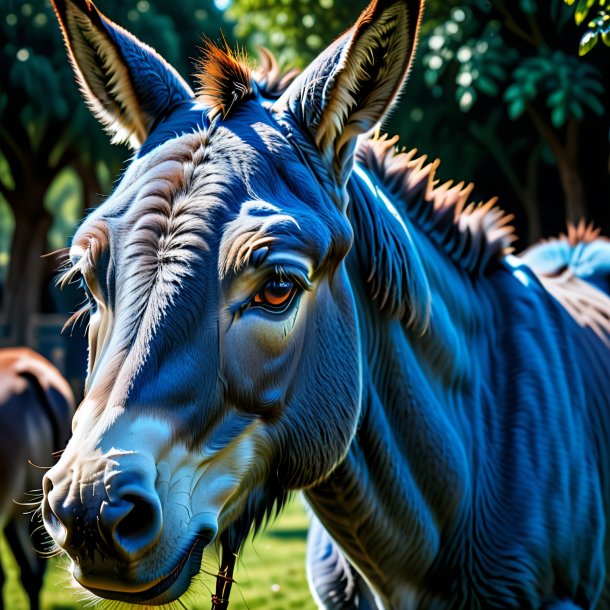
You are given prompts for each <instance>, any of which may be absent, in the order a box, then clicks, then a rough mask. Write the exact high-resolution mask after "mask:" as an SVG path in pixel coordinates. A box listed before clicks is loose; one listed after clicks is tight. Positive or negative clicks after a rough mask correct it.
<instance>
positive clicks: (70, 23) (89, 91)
mask: <svg viewBox="0 0 610 610" xmlns="http://www.w3.org/2000/svg"><path fill="white" fill-rule="evenodd" d="M51 1H52V2H53V6H54V7H55V12H56V14H57V18H58V19H59V24H60V26H61V29H62V32H63V36H64V40H65V43H66V48H67V50H68V55H69V57H70V61H71V63H72V68H73V69H74V74H75V75H76V80H77V81H78V84H79V85H80V88H81V92H82V94H83V97H84V98H85V101H86V102H87V104H88V105H89V107H90V108H91V110H92V111H93V113H94V114H95V115H96V116H97V118H98V119H99V120H100V122H101V123H102V124H103V125H104V126H105V127H106V129H107V130H108V131H109V132H110V133H111V134H112V136H113V141H114V142H129V144H130V145H131V147H132V148H135V149H137V148H139V147H140V146H141V145H142V144H143V142H144V140H145V139H146V137H147V135H148V134H149V133H150V131H151V130H152V128H153V127H154V125H155V123H156V122H157V121H158V120H159V119H161V118H163V117H164V116H165V115H166V114H167V113H168V112H169V111H170V110H171V109H172V108H173V107H174V106H175V105H176V104H178V103H179V102H181V101H184V100H188V99H192V98H193V97H194V95H193V92H192V91H191V89H190V87H189V86H188V85H187V84H186V83H185V82H184V80H183V79H182V78H181V77H180V75H179V74H178V73H177V72H176V70H174V69H173V68H172V67H171V66H170V65H169V64H168V63H167V62H166V61H165V60H164V59H163V58H162V57H161V56H160V55H159V54H157V53H156V52H155V51H154V50H153V49H151V48H150V47H149V46H147V45H145V44H144V43H142V42H140V41H139V40H138V39H137V38H136V37H135V36H133V35H132V34H130V33H129V32H127V31H126V30H124V29H123V28H121V27H119V26H118V25H116V24H115V23H113V22H112V21H110V19H108V18H107V17H105V16H104V15H102V13H100V11H98V9H97V8H96V7H95V5H94V4H93V2H91V1H90V0H51Z"/></svg>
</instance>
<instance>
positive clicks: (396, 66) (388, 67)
mask: <svg viewBox="0 0 610 610" xmlns="http://www.w3.org/2000/svg"><path fill="white" fill-rule="evenodd" d="M422 7H423V0H373V1H372V2H371V4H370V5H369V7H368V8H367V9H366V10H365V11H364V12H363V13H362V15H360V18H359V19H358V21H357V22H356V24H355V25H354V26H353V27H352V28H351V29H350V30H348V31H347V32H346V33H345V34H344V35H343V36H341V37H340V38H339V39H338V40H336V41H335V42H334V43H333V44H332V45H331V46H330V47H329V48H328V49H326V51H324V52H323V53H322V54H321V55H320V56H319V57H318V58H317V59H316V60H314V61H313V63H312V64H311V65H310V66H309V67H308V68H307V69H306V70H305V71H304V72H303V73H302V74H301V76H300V77H299V78H298V79H297V80H295V81H294V83H293V84H292V85H291V86H290V88H289V89H288V90H287V91H286V92H285V93H284V95H283V96H282V97H281V98H280V100H278V102H276V105H275V107H276V109H277V110H278V111H280V112H281V111H282V110H285V109H286V108H287V109H289V110H290V111H291V112H292V113H293V114H294V115H295V116H296V118H297V120H298V121H299V123H300V124H301V126H302V127H304V128H306V129H308V130H309V131H310V133H311V135H312V136H313V138H314V140H315V142H316V144H317V146H318V149H319V151H320V153H321V155H322V158H323V159H324V161H325V162H326V163H327V164H328V166H329V169H331V171H332V173H333V174H334V176H335V177H336V179H337V181H338V184H339V186H342V185H343V184H345V181H346V180H347V178H348V177H349V173H350V171H351V166H352V158H353V153H354V147H355V145H356V139H357V137H358V136H360V135H361V134H363V133H366V132H368V131H370V130H371V129H372V128H373V127H374V126H375V125H376V123H378V122H379V121H380V120H381V119H382V118H383V116H384V114H385V113H386V111H387V110H388V107H389V106H390V105H391V103H392V102H393V100H394V99H395V98H396V96H397V94H398V92H399V91H400V87H401V85H402V83H403V81H404V79H405V77H406V75H407V73H408V71H409V66H410V63H411V58H412V56H413V52H414V50H415V45H416V40H417V31H418V28H419V21H420V17H421V12H422Z"/></svg>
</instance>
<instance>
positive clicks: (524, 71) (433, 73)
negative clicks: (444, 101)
mask: <svg viewBox="0 0 610 610" xmlns="http://www.w3.org/2000/svg"><path fill="white" fill-rule="evenodd" d="M496 4H497V5H498V6H499V7H500V8H501V9H503V10H501V11H500V15H503V16H505V19H504V20H503V21H501V20H500V19H498V18H492V19H489V18H486V19H482V17H483V15H482V13H483V12H487V11H486V9H485V7H484V5H483V4H482V3H481V1H480V0H471V1H470V2H464V3H463V5H462V6H460V7H458V8H454V9H452V10H451V12H450V15H449V18H448V19H446V20H445V21H444V22H442V23H440V24H439V25H437V26H436V27H435V28H434V29H433V30H432V31H431V32H430V33H429V34H428V35H427V36H425V37H424V38H423V40H422V43H421V48H422V50H423V52H424V53H423V65H424V69H425V71H424V79H425V82H426V84H427V85H428V86H429V87H430V88H431V89H432V90H434V88H435V87H438V86H440V87H443V88H450V89H453V90H454V94H455V98H456V101H457V103H458V105H459V108H460V110H462V111H463V112H468V111H469V110H471V109H472V107H473V106H474V104H475V103H476V102H477V100H478V98H479V97H480V96H481V95H484V96H487V97H496V96H499V97H501V98H502V99H503V100H504V102H505V103H506V106H507V112H508V116H509V117H510V118H511V119H513V120H514V119H518V118H520V117H521V116H522V115H523V113H524V111H525V109H526V106H527V105H528V104H535V105H542V102H544V103H545V104H546V106H547V107H548V109H549V111H550V117H549V118H550V120H551V122H552V124H553V125H554V126H555V127H556V128H561V127H563V126H564V125H565V123H566V122H567V121H568V120H569V119H570V118H571V117H574V118H576V119H577V120H581V119H582V118H583V117H584V116H585V114H586V113H587V111H592V112H594V113H595V114H597V115H601V114H603V105H602V97H603V95H604V85H603V82H602V75H601V74H600V72H599V70H598V69H597V68H595V67H593V66H592V65H590V64H588V63H586V62H585V61H583V60H582V59H578V58H576V57H574V56H572V55H569V54H568V53H565V52H563V51H560V50H556V51H554V52H551V50H550V48H549V45H548V43H547V42H546V41H545V40H544V38H543V36H542V33H541V30H540V27H539V26H538V24H537V23H536V21H535V19H536V17H538V15H537V11H538V8H537V5H536V2H535V1H534V0H521V1H520V2H519V4H518V5H517V6H518V7H519V8H518V9H517V8H516V7H515V8H513V10H512V12H510V13H506V12H505V7H504V4H503V2H502V1H501V0H500V1H499V2H497V3H496ZM490 6H491V5H489V4H488V5H487V10H488V9H489V7H490ZM566 10H567V9H566ZM555 16H556V22H557V25H556V27H557V28H558V30H560V29H561V23H562V20H561V15H558V14H557V11H555ZM540 17H544V18H546V16H545V15H541V16H540ZM517 20H519V21H517ZM518 23H529V24H530V27H529V30H530V31H528V30H526V29H518V28H519V27H520V26H519V25H518ZM509 26H510V27H509ZM514 33H517V34H519V40H516V41H515V40H513V42H512V44H511V40H510V39H511V38H513V39H514V36H513V34H514ZM521 40H526V41H528V42H530V47H531V48H527V47H525V48H524V46H523V45H522V44H521ZM532 50H533V51H534V53H535V54H534V55H531V54H529V53H531V51H532Z"/></svg>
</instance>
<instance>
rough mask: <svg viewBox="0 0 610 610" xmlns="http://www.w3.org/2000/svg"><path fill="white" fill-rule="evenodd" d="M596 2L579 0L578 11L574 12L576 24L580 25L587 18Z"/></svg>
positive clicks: (593, 0)
mask: <svg viewBox="0 0 610 610" xmlns="http://www.w3.org/2000/svg"><path fill="white" fill-rule="evenodd" d="M594 4H595V0H578V5H577V6H576V13H575V14H574V20H575V21H576V25H580V24H581V23H582V22H583V21H584V20H585V19H586V18H587V15H588V14H589V11H590V10H591V7H592V6H593V5H594Z"/></svg>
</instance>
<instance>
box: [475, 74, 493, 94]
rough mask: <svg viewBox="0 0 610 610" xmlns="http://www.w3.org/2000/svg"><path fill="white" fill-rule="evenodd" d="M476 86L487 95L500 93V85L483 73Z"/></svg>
mask: <svg viewBox="0 0 610 610" xmlns="http://www.w3.org/2000/svg"><path fill="white" fill-rule="evenodd" d="M475 86H476V87H477V89H478V90H479V91H481V92H482V93H485V94H487V95H490V96H495V95H497V94H498V85H497V84H496V83H495V82H494V81H493V80H492V79H491V78H488V77H487V76H485V75H481V76H479V78H477V80H476V81H475Z"/></svg>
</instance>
